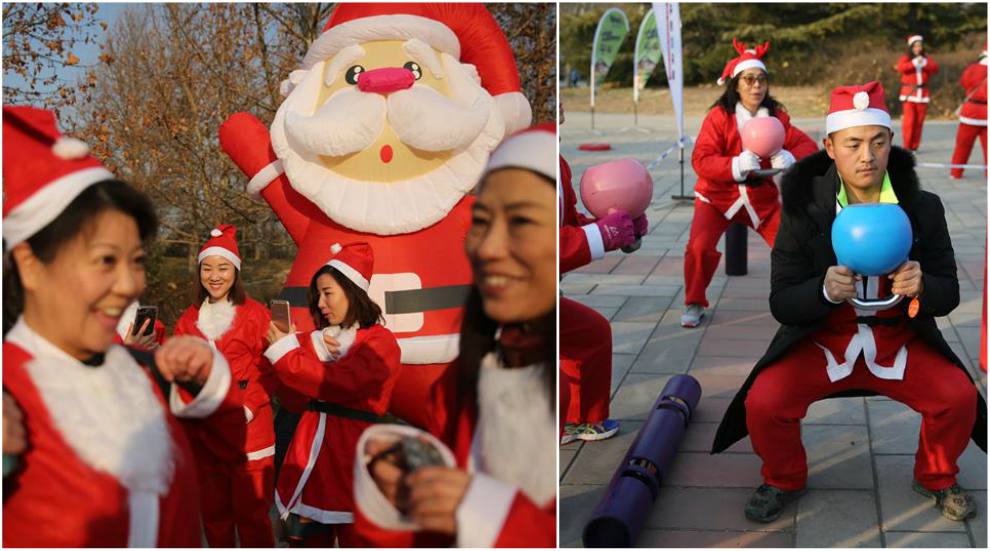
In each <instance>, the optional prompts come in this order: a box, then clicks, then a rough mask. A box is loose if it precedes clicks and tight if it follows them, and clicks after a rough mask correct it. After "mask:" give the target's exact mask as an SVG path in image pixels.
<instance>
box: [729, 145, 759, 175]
mask: <svg viewBox="0 0 990 551" xmlns="http://www.w3.org/2000/svg"><path fill="white" fill-rule="evenodd" d="M759 169H760V158H759V157H758V156H757V155H756V153H753V152H752V151H747V150H745V149H743V151H742V153H740V154H739V156H738V157H733V158H732V178H733V179H734V180H735V181H737V182H742V181H744V180H746V176H748V175H749V173H750V172H752V171H754V170H759Z"/></svg>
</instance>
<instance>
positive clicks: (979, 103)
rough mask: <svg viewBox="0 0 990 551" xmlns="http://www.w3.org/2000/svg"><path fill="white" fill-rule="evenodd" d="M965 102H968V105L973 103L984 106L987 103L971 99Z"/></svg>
mask: <svg viewBox="0 0 990 551" xmlns="http://www.w3.org/2000/svg"><path fill="white" fill-rule="evenodd" d="M967 101H968V102H969V103H975V104H976V105H986V104H987V102H985V101H980V100H978V99H971V100H967Z"/></svg>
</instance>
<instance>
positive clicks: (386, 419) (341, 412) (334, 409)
mask: <svg viewBox="0 0 990 551" xmlns="http://www.w3.org/2000/svg"><path fill="white" fill-rule="evenodd" d="M306 409H308V410H310V411H318V412H320V413H326V414H327V415H333V416H334V417H341V418H343V419H353V420H355V421H363V422H365V423H373V424H379V423H402V421H401V420H400V419H399V418H398V417H396V416H394V415H392V414H391V413H386V414H385V415H383V416H382V417H379V416H377V415H375V414H374V413H371V412H370V411H364V410H360V409H351V408H347V407H344V406H342V405H339V404H331V403H329V402H320V401H318V400H312V401H311V402H310V403H309V404H308V405H307V406H306Z"/></svg>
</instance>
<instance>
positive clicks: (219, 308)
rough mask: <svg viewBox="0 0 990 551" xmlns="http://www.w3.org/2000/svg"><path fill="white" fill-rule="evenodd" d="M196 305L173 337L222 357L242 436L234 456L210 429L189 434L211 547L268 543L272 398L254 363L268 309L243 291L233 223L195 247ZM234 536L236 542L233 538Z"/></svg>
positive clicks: (271, 540) (270, 539)
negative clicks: (237, 399)
mask: <svg viewBox="0 0 990 551" xmlns="http://www.w3.org/2000/svg"><path fill="white" fill-rule="evenodd" d="M198 260H199V271H198V273H197V274H196V279H195V292H194V293H193V297H194V303H193V304H192V305H191V306H189V308H187V309H186V311H185V312H183V313H182V316H180V317H179V321H177V322H176V324H175V334H176V335H192V336H195V337H200V338H202V339H205V340H207V341H208V342H209V343H210V346H212V347H213V348H214V349H215V350H218V351H219V352H220V353H222V354H223V355H224V357H225V358H227V363H228V364H230V370H231V374H232V375H233V377H234V383H235V384H236V385H237V386H238V388H239V389H240V391H241V396H242V398H243V407H244V418H243V419H242V421H243V422H244V423H245V424H246V426H247V428H246V430H247V437H246V438H245V440H244V445H243V446H242V448H241V449H240V450H237V451H236V452H235V453H227V450H225V449H220V450H218V449H217V447H216V443H215V442H214V440H216V435H215V434H213V433H211V432H210V431H203V430H200V431H192V432H191V440H192V443H193V451H194V452H196V466H197V468H198V472H199V483H200V486H201V488H202V489H203V491H202V493H201V494H200V498H201V501H202V507H203V529H204V531H205V533H206V541H207V543H209V544H210V547H234V544H235V543H237V542H240V545H241V546H242V547H273V546H274V545H275V537H274V533H273V532H272V523H271V519H270V518H269V516H268V511H269V510H270V509H271V507H272V501H273V497H272V494H273V491H274V476H275V475H274V469H275V465H274V455H275V428H274V421H273V415H272V405H271V398H270V397H269V395H268V391H267V390H265V388H264V387H263V385H262V384H261V374H260V371H259V369H258V364H259V363H260V362H261V353H262V351H263V350H264V348H265V333H266V332H267V331H268V320H269V317H270V316H269V314H268V310H267V309H266V308H265V307H264V306H262V305H261V303H259V302H257V301H254V300H252V299H251V298H249V297H248V296H247V294H246V293H245V291H244V282H243V276H242V275H241V274H242V272H241V256H240V251H239V250H238V247H237V228H235V227H234V226H232V225H230V224H221V225H220V226H217V227H216V228H214V229H213V230H212V231H211V232H210V238H209V239H207V240H206V242H205V243H203V246H202V248H201V249H200V251H199V258H198ZM235 534H236V539H235Z"/></svg>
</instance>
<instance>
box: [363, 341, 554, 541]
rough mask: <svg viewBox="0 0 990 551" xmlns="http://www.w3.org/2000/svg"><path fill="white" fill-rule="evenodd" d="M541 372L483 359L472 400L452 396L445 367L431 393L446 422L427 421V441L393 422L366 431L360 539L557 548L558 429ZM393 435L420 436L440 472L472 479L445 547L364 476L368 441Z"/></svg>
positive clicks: (451, 376)
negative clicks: (455, 471) (438, 459)
mask: <svg viewBox="0 0 990 551" xmlns="http://www.w3.org/2000/svg"><path fill="white" fill-rule="evenodd" d="M542 369H545V367H543V366H541V365H532V366H528V367H522V368H511V369H507V368H505V367H502V366H501V364H500V360H499V359H498V356H497V354H496V353H490V354H488V355H487V356H485V358H484V359H483V360H482V364H481V366H480V371H479V378H478V390H477V393H460V392H458V390H457V389H458V384H457V369H456V367H455V366H452V367H451V368H450V370H449V371H448V372H447V373H446V374H445V375H444V376H443V377H442V378H441V379H440V380H439V381H437V383H436V386H435V387H434V389H433V393H432V401H433V402H434V406H433V408H432V411H434V412H445V414H446V416H444V417H436V418H434V419H432V420H431V427H430V434H427V433H424V432H423V431H420V430H418V429H415V428H413V427H403V426H399V425H376V426H374V427H371V428H369V429H368V430H366V431H365V433H364V434H363V435H362V436H361V440H360V441H359V442H358V445H357V451H356V455H357V457H356V460H355V464H354V494H355V500H356V502H357V505H358V514H357V515H356V517H357V528H358V530H359V531H360V532H361V534H362V536H363V537H365V538H366V539H367V540H368V541H371V542H374V543H375V544H376V545H377V546H379V547H444V546H450V545H451V544H455V545H456V546H457V547H556V540H557V523H556V519H557V511H556V503H557V499H556V493H557V492H556V488H557V482H556V465H555V461H556V459H555V458H556V438H555V435H556V434H557V430H558V428H557V421H556V418H555V417H556V416H555V414H554V408H553V404H552V401H551V397H550V395H549V393H548V392H547V389H546V382H545V377H544V375H543V372H542ZM553 390H555V389H553ZM441 404H442V405H441ZM520 427H526V430H519V428H520ZM397 436H420V437H424V438H427V439H428V440H429V441H430V442H431V443H433V445H434V446H436V447H437V448H438V449H439V450H440V451H441V455H442V456H443V457H444V460H445V463H446V464H447V466H450V467H454V466H456V467H457V468H460V469H464V470H466V471H468V473H470V474H471V475H472V478H471V482H470V484H469V486H468V488H467V490H466V492H465V494H464V496H463V498H462V499H461V502H460V504H459V505H458V508H457V511H456V514H455V516H456V522H457V534H456V537H455V538H454V540H453V541H451V539H450V538H446V537H442V536H439V535H438V534H435V533H428V532H420V531H416V530H417V527H416V526H415V525H414V524H413V523H411V522H410V521H409V520H408V519H407V518H406V517H405V516H403V515H402V514H400V513H399V512H398V511H397V510H396V509H395V508H394V507H393V506H392V505H391V504H390V503H389V502H388V501H387V500H386V499H385V497H384V496H383V495H382V494H381V492H380V491H379V490H378V487H377V486H376V484H375V482H374V480H373V479H372V478H371V475H370V474H369V473H368V469H367V467H366V464H367V461H368V458H367V457H366V456H365V454H364V450H365V448H366V444H367V442H368V441H369V440H370V439H372V438H386V439H392V438H395V437H397ZM445 444H446V445H445ZM448 445H449V448H448Z"/></svg>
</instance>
